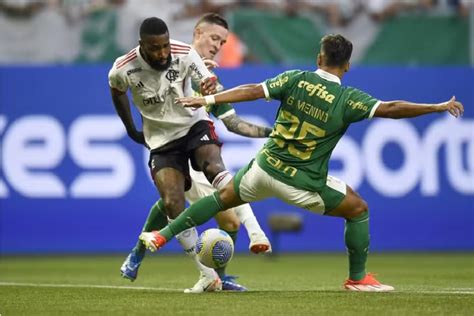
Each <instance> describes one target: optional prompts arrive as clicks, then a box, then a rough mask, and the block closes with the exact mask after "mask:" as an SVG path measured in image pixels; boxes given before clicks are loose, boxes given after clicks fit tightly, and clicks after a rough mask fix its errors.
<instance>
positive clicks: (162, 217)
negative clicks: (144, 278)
mask: <svg viewBox="0 0 474 316" xmlns="http://www.w3.org/2000/svg"><path fill="white" fill-rule="evenodd" d="M166 225H168V217H167V216H166V212H165V210H164V206H163V200H161V199H160V200H158V201H157V202H156V203H155V204H153V206H152V207H151V208H150V212H149V213H148V217H147V219H146V222H145V225H144V226H143V229H142V232H151V231H153V230H159V229H162V228H163V227H165V226H166ZM145 253H146V247H145V245H144V244H143V243H142V241H141V240H138V241H137V243H136V245H135V247H134V248H133V249H132V251H131V252H130V253H129V255H128V256H127V258H126V259H125V261H124V262H123V264H122V266H121V267H120V272H121V275H122V277H123V278H126V279H129V280H130V281H135V279H136V278H137V275H138V269H139V268H140V265H141V263H142V261H143V259H144V257H145Z"/></svg>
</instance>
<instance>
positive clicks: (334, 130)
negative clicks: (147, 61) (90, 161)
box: [141, 35, 464, 292]
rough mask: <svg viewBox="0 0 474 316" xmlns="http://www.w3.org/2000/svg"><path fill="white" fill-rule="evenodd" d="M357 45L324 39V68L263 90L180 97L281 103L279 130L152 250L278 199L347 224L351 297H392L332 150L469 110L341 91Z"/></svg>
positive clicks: (152, 243)
mask: <svg viewBox="0 0 474 316" xmlns="http://www.w3.org/2000/svg"><path fill="white" fill-rule="evenodd" d="M351 53H352V43H351V42H350V41H348V40H347V39H345V38H344V37H343V36H341V35H327V36H325V37H323V38H322V40H321V50H320V52H319V54H318V57H317V65H318V70H316V71H315V72H312V71H300V70H292V71H287V72H284V73H282V74H280V75H278V76H277V77H275V78H273V79H269V80H266V81H265V82H263V83H261V84H248V85H242V86H239V87H236V88H233V89H230V90H228V91H223V92H221V93H218V94H215V95H211V96H206V97H199V98H189V97H188V98H179V99H178V100H177V101H178V102H179V103H181V104H183V105H184V106H191V107H199V106H201V105H202V104H214V103H216V104H220V103H226V102H240V101H250V100H256V99H260V98H266V99H275V100H279V101H280V102H281V104H280V108H279V110H278V114H277V118H276V121H275V124H274V126H273V132H272V134H271V135H270V138H269V140H268V141H267V142H266V143H265V145H264V147H263V148H262V149H261V150H260V151H259V152H258V154H257V156H256V158H255V159H254V160H252V161H251V162H250V163H249V164H248V165H247V166H245V167H244V168H242V169H241V170H240V171H239V172H238V173H237V175H236V176H235V177H234V179H233V181H232V182H229V183H228V184H227V185H226V186H225V187H224V188H223V189H221V190H219V192H218V193H215V194H213V195H211V196H208V197H206V198H203V199H201V200H199V201H198V202H196V203H194V204H193V205H192V206H191V207H189V208H188V209H187V210H186V211H185V212H183V213H182V214H180V216H179V217H177V218H176V220H175V221H174V222H173V223H171V224H170V225H168V226H167V227H165V228H163V229H162V230H160V231H155V232H151V233H143V234H142V235H141V239H142V241H143V242H144V244H145V245H146V246H147V247H148V248H149V249H150V250H156V249H158V248H160V247H162V246H163V245H164V244H165V243H166V242H167V241H168V240H170V239H171V238H172V237H173V236H174V235H176V234H178V233H179V232H180V231H182V230H184V229H187V228H189V227H191V226H195V225H200V224H202V223H204V222H206V221H207V220H208V219H209V218H211V217H212V216H214V215H215V214H216V213H217V212H219V211H221V210H225V209H227V208H229V207H234V206H236V205H240V204H242V203H247V202H253V201H258V200H262V199H266V198H269V197H277V198H279V199H281V200H282V201H284V202H286V203H288V204H291V205H295V206H299V207H301V208H304V209H306V210H309V211H311V212H314V213H319V214H323V215H328V216H337V217H342V218H344V219H345V232H344V240H345V244H346V247H347V249H348V256H349V277H348V279H347V280H346V281H345V282H344V288H345V289H347V290H352V291H379V292H383V291H392V290H393V289H394V288H393V287H392V286H389V285H384V284H381V283H380V282H379V281H377V280H376V279H375V277H374V276H373V275H372V274H370V273H367V272H366V261H367V254H368V249H369V211H368V206H367V203H366V202H365V201H364V200H363V199H362V198H361V197H360V196H359V195H358V194H357V193H356V192H354V190H352V188H351V187H350V186H348V185H346V184H345V183H344V182H343V181H341V180H339V179H337V178H335V177H332V176H330V175H328V162H329V158H330V156H331V153H332V151H333V149H334V148H335V147H336V144H337V142H338V141H339V139H340V138H341V137H342V136H343V135H344V133H345V132H346V130H347V128H348V127H349V125H350V124H351V123H354V122H357V121H361V120H363V119H371V118H372V117H383V118H394V119H399V118H410V117H416V116H420V115H424V114H429V113H438V112H445V111H448V112H449V113H450V114H452V115H453V116H455V117H458V116H460V115H462V113H463V111H464V109H463V106H462V104H461V103H460V102H458V101H456V100H455V98H454V97H452V98H451V99H450V100H449V101H446V102H442V103H438V104H419V103H412V102H407V101H389V102H385V101H380V100H377V99H375V98H373V97H371V96H370V95H368V94H367V93H365V92H363V91H360V90H358V89H355V88H351V87H345V86H342V85H341V79H342V77H343V76H344V73H345V72H347V71H348V70H349V65H350V64H349V60H350V56H351Z"/></svg>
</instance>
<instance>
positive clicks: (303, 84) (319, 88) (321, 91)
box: [298, 80, 335, 104]
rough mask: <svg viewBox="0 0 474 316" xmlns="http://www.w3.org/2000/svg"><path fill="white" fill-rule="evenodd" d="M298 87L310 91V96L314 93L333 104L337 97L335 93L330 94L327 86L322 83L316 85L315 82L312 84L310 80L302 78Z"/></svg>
mask: <svg viewBox="0 0 474 316" xmlns="http://www.w3.org/2000/svg"><path fill="white" fill-rule="evenodd" d="M298 88H300V89H304V90H306V92H308V95H309V96H310V97H312V96H313V95H314V94H316V96H317V97H319V98H320V99H323V100H324V101H326V102H328V103H331V104H332V101H334V98H335V96H334V94H330V93H329V92H328V91H327V90H326V86H323V85H322V84H320V83H318V84H316V85H315V84H312V83H310V82H308V81H305V80H301V81H300V82H298Z"/></svg>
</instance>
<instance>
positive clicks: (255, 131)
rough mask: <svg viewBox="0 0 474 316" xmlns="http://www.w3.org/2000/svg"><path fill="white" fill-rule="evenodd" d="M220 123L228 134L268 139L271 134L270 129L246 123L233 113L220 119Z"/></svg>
mask: <svg viewBox="0 0 474 316" xmlns="http://www.w3.org/2000/svg"><path fill="white" fill-rule="evenodd" d="M222 122H224V125H225V127H226V128H227V130H228V131H229V132H233V133H235V134H238V135H242V136H246V137H255V138H257V137H258V138H262V137H268V136H269V135H270V133H271V132H272V129H271V128H270V127H267V126H261V125H256V124H253V123H250V122H247V121H245V120H243V119H242V118H241V117H240V116H238V115H237V114H235V113H234V114H232V115H229V116H227V117H226V118H224V119H222Z"/></svg>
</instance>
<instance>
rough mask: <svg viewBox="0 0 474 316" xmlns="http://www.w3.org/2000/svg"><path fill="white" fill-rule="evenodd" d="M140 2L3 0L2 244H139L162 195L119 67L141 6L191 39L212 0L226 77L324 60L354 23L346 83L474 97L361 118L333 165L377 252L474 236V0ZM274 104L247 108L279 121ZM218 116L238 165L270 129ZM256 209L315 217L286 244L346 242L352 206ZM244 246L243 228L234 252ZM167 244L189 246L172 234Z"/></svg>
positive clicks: (27, 248)
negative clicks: (129, 124) (435, 109)
mask: <svg viewBox="0 0 474 316" xmlns="http://www.w3.org/2000/svg"><path fill="white" fill-rule="evenodd" d="M139 2H140V5H138V2H137V1H133V0H129V1H48V2H38V3H37V2H32V1H3V2H2V3H1V4H0V9H2V10H1V13H0V28H1V29H2V30H5V31H4V32H3V31H2V32H1V34H0V63H1V65H0V152H1V159H0V254H32V253H35V254H38V253H40V254H43V253H47V254H52V253H91V252H96V253H126V252H127V251H128V250H129V249H130V248H131V247H132V246H133V244H134V242H135V238H136V236H137V234H138V233H139V231H140V229H141V225H142V224H143V222H144V219H145V218H146V215H147V213H148V209H149V207H150V205H151V204H152V203H153V202H154V201H155V200H156V199H157V198H158V194H157V192H156V190H155V189H154V187H153V185H152V183H151V181H150V179H149V175H148V170H147V168H146V160H147V154H146V152H145V150H144V149H142V148H140V147H138V146H137V145H135V144H134V143H132V142H131V141H130V140H129V139H128V138H127V135H126V133H125V131H124V129H123V127H122V124H121V122H120V120H119V119H118V117H117V116H116V114H115V112H114V109H113V105H112V103H111V99H110V96H109V91H108V84H107V71H108V69H109V68H110V66H111V63H112V62H113V59H115V58H116V57H117V56H118V55H120V54H121V53H123V52H126V51H128V50H129V49H130V48H131V47H133V45H135V43H136V29H137V27H138V25H139V23H140V22H141V20H142V19H143V18H145V17H147V16H149V15H150V14H152V15H157V16H160V17H162V18H164V19H165V20H166V21H167V22H168V25H169V28H170V31H171V37H172V38H176V39H179V40H183V41H186V42H190V36H191V35H192V26H193V25H194V23H195V21H196V17H197V16H198V15H199V14H201V13H202V12H207V11H210V10H214V11H221V12H222V13H223V14H225V15H226V16H227V17H228V18H229V21H230V22H231V28H232V30H233V31H234V32H235V34H234V35H235V38H234V39H235V40H236V41H233V42H232V43H230V44H229V47H230V48H232V50H231V52H230V53H229V54H228V55H226V54H227V53H226V54H223V55H224V56H222V59H221V61H220V62H221V65H222V66H228V67H222V68H221V69H219V70H218V75H219V76H220V78H221V81H222V82H223V83H224V85H225V86H226V87H232V86H235V85H237V84H242V83H249V82H260V81H262V80H264V79H266V78H269V77H272V76H274V75H276V74H278V73H280V72H281V71H284V70H286V69H289V68H301V69H314V65H313V60H314V56H315V52H316V51H317V48H318V45H317V42H318V39H319V38H320V35H322V34H325V33H328V32H341V33H343V34H345V35H346V36H347V37H349V38H350V39H351V40H353V42H354V44H355V51H354V58H353V69H352V70H351V72H349V73H348V74H347V77H346V78H345V79H344V83H345V84H347V85H352V86H356V87H359V88H361V89H363V90H366V91H367V92H369V93H371V94H372V95H374V96H376V97H378V98H380V99H382V100H390V99H408V100H412V101H417V102H439V101H444V100H447V99H449V98H450V97H451V95H456V96H457V98H458V99H459V100H461V101H462V102H463V103H464V105H465V108H466V112H465V115H464V117H463V118H462V119H460V120H454V119H452V118H450V117H448V116H447V115H444V114H443V115H431V116H427V117H423V118H417V119H414V120H398V121H390V120H374V121H372V122H361V123H358V124H356V125H354V126H352V127H351V128H350V129H349V132H348V133H347V135H346V137H345V138H344V139H343V141H342V142H341V143H340V144H339V145H338V147H337V149H336V151H335V153H334V155H333V160H332V162H331V168H332V171H331V173H333V174H334V175H337V176H339V177H341V178H342V179H344V180H345V181H346V182H347V183H348V184H350V185H352V186H353V187H355V188H356V189H357V190H358V191H359V192H360V193H361V194H362V196H363V197H364V198H365V199H366V200H367V201H368V203H369V207H370V209H371V214H372V215H371V235H372V247H371V249H372V251H378V252H381V251H393V250H397V251H433V250H436V251H454V250H467V251H472V250H474V215H473V211H474V199H473V195H474V110H473V109H472V106H471V105H472V104H473V103H474V92H473V87H474V70H473V68H472V66H473V65H474V57H473V56H474V49H473V45H474V40H473V38H474V35H473V34H474V32H473V29H474V23H473V16H474V15H473V14H472V11H470V9H469V5H472V3H471V2H472V1H441V0H440V1H343V0H341V1H332V2H331V3H332V4H328V1H307V2H304V1H272V2H245V3H246V4H245V5H243V4H241V3H240V4H239V5H237V4H236V2H233V1H225V2H223V1H201V2H189V3H188V2H185V1H174V2H173V3H168V2H167V1H144V0H143V1H139ZM357 3H359V5H356V4H357ZM430 3H431V4H430ZM303 4H306V5H303ZM395 4H396V5H395ZM469 12H471V13H469ZM236 52H237V53H236ZM277 106H278V104H277V103H276V102H271V103H266V102H253V103H245V104H239V105H236V109H237V112H238V113H239V114H240V115H242V116H245V117H247V118H248V119H249V120H253V121H255V122H260V123H270V122H272V121H273V118H274V115H275V112H276V109H277ZM217 128H218V133H219V135H220V137H221V138H222V140H223V141H224V143H225V145H224V148H223V155H224V160H225V162H226V165H227V167H228V168H229V169H230V170H232V171H233V172H235V171H236V170H238V168H239V167H241V166H242V165H243V164H244V163H246V162H247V161H249V159H250V158H251V157H252V156H253V154H254V153H255V151H256V150H257V149H258V148H259V147H260V146H261V144H262V143H263V140H255V139H246V138H242V137H239V136H236V135H233V134H230V133H227V132H226V131H225V128H224V127H223V126H222V124H220V123H217ZM253 207H254V211H255V214H256V216H257V217H258V218H259V220H260V223H261V224H262V226H263V228H264V229H265V230H266V231H267V232H269V233H270V231H271V230H270V228H269V226H268V218H269V217H270V216H271V215H273V214H280V213H290V212H291V213H296V214H298V215H299V216H301V218H302V219H303V229H302V230H301V231H300V232H297V233H283V234H282V235H281V236H280V238H279V242H280V243H279V250H281V251H285V252H315V251H341V252H342V251H344V244H343V238H342V233H343V222H342V221H341V220H338V219H331V218H323V217H320V216H315V215H312V214H310V213H307V212H302V211H300V210H297V209H295V208H292V207H290V206H287V205H285V204H283V203H281V202H278V201H276V200H269V201H264V202H259V203H254V204H253ZM208 226H209V225H208ZM270 237H274V236H272V235H270ZM246 248H247V238H246V234H245V233H244V232H243V231H242V232H241V233H240V234H239V241H238V245H237V250H238V251H241V252H244V251H246ZM165 251H167V252H178V251H180V250H179V247H178V246H177V244H176V242H173V243H172V245H171V247H168V248H167V249H166V250H165Z"/></svg>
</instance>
